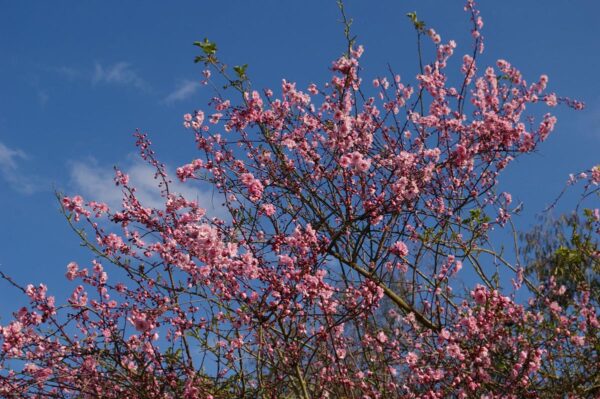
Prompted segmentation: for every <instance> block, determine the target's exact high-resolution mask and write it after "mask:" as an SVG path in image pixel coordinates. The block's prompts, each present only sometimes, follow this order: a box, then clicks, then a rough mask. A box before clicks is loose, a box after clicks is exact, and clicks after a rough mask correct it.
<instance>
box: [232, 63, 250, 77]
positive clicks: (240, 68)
mask: <svg viewBox="0 0 600 399" xmlns="http://www.w3.org/2000/svg"><path fill="white" fill-rule="evenodd" d="M246 69H248V64H244V65H236V66H234V67H233V70H234V71H235V73H236V74H237V76H238V77H239V78H240V79H244V78H245V77H246Z"/></svg>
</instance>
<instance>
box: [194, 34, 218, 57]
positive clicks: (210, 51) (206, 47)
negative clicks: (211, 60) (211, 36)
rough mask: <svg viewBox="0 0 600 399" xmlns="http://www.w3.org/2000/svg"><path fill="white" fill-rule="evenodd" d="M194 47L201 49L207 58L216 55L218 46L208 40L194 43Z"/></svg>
mask: <svg viewBox="0 0 600 399" xmlns="http://www.w3.org/2000/svg"><path fill="white" fill-rule="evenodd" d="M194 46H197V47H200V48H201V49H202V51H204V54H206V55H207V56H211V55H215V53H216V52H217V44H216V43H214V42H211V41H210V40H208V39H206V38H205V39H204V41H203V42H194Z"/></svg>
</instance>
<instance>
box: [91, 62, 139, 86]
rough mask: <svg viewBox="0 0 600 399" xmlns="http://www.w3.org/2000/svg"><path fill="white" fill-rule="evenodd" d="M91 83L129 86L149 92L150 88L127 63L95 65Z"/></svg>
mask: <svg viewBox="0 0 600 399" xmlns="http://www.w3.org/2000/svg"><path fill="white" fill-rule="evenodd" d="M92 83H93V84H98V83H108V84H119V85H123V86H131V87H135V88H136V89H140V90H145V91H146V90H149V89H150V86H149V85H148V83H146V81H144V80H143V79H142V78H141V77H140V76H139V75H138V74H137V73H136V72H135V71H134V70H133V69H131V65H130V64H129V63H127V62H118V63H116V64H114V65H111V66H103V65H102V64H99V63H96V65H95V67H94V73H93V75H92Z"/></svg>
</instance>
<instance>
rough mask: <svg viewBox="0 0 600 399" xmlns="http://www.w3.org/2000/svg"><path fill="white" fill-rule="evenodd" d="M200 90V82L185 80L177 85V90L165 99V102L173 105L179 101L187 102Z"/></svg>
mask: <svg viewBox="0 0 600 399" xmlns="http://www.w3.org/2000/svg"><path fill="white" fill-rule="evenodd" d="M199 88H200V82H195V81H193V80H185V81H183V82H181V83H180V84H179V85H177V88H175V90H173V91H172V92H171V93H169V95H168V96H167V97H165V99H164V102H165V103H167V104H172V103H174V102H177V101H182V100H185V99H187V98H189V97H191V96H192V95H194V93H196V91H197V90H198V89H199Z"/></svg>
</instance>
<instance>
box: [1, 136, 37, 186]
mask: <svg viewBox="0 0 600 399" xmlns="http://www.w3.org/2000/svg"><path fill="white" fill-rule="evenodd" d="M27 158H28V156H27V154H25V152H23V151H22V150H19V149H13V148H10V147H8V146H6V145H5V144H3V143H2V142H0V175H1V176H2V179H3V180H4V181H6V182H7V183H8V184H9V185H10V186H11V187H12V188H14V189H15V190H17V191H19V192H22V193H24V194H31V193H33V192H34V191H36V187H37V186H38V185H36V184H34V182H32V179H30V178H28V177H27V176H25V175H23V173H22V172H21V171H20V170H19V162H20V161H23V160H26V159H27Z"/></svg>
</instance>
